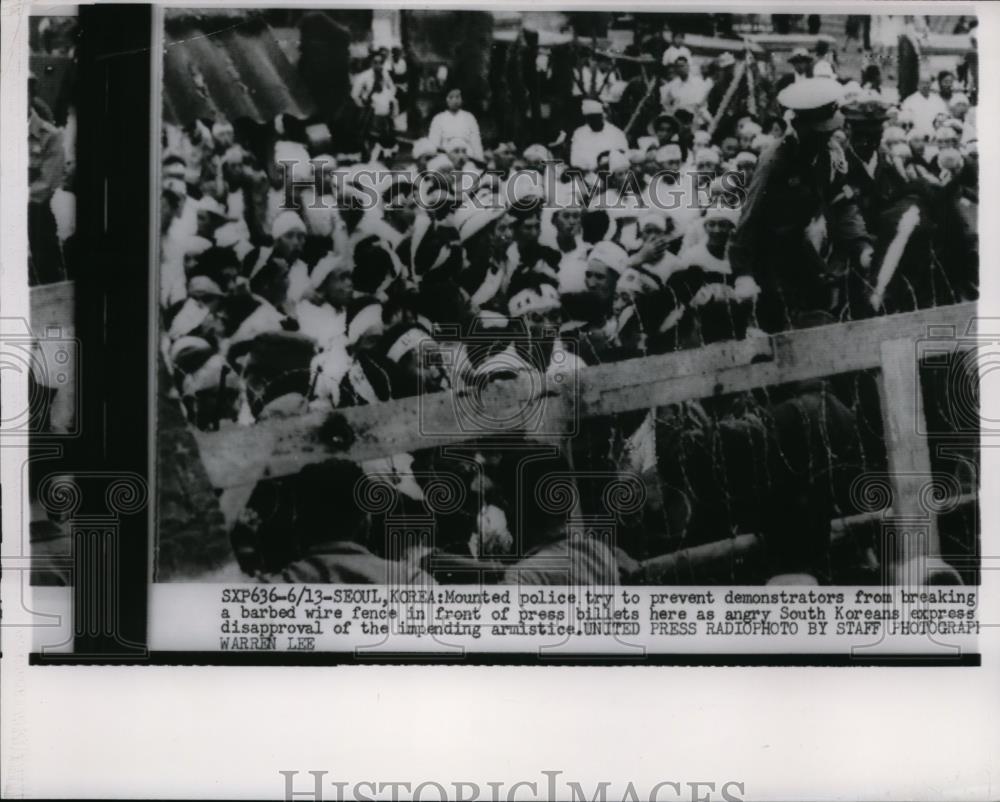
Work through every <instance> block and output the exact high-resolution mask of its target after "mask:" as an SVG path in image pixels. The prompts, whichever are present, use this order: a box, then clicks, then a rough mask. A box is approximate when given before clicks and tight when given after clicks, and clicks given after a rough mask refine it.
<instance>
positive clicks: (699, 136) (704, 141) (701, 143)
mask: <svg viewBox="0 0 1000 802" xmlns="http://www.w3.org/2000/svg"><path fill="white" fill-rule="evenodd" d="M711 142H712V135H711V134H710V133H708V131H705V130H704V129H702V130H698V131H695V132H694V144H695V147H699V148H703V147H706V146H708V145H709V144H711Z"/></svg>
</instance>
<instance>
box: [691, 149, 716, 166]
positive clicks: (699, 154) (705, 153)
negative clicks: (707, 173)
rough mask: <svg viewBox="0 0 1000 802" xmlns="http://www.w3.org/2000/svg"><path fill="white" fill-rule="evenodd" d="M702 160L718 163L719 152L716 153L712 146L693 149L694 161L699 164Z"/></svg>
mask: <svg viewBox="0 0 1000 802" xmlns="http://www.w3.org/2000/svg"><path fill="white" fill-rule="evenodd" d="M702 162H711V163H712V164H718V163H719V154H718V153H716V152H715V151H714V150H713V149H712V148H700V149H699V150H696V151H695V154H694V163H695V164H701V163H702Z"/></svg>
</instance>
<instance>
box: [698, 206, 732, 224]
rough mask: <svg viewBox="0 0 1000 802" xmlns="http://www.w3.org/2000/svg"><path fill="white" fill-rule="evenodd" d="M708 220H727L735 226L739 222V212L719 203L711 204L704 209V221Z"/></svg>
mask: <svg viewBox="0 0 1000 802" xmlns="http://www.w3.org/2000/svg"><path fill="white" fill-rule="evenodd" d="M709 220H728V221H729V222H730V223H732V224H733V225H734V226H735V225H736V224H737V223H738V222H739V221H740V210H739V209H734V208H733V207H732V206H726V205H725V204H721V203H717V204H713V205H712V206H709V207H708V208H707V209H705V221H706V222H708V221H709Z"/></svg>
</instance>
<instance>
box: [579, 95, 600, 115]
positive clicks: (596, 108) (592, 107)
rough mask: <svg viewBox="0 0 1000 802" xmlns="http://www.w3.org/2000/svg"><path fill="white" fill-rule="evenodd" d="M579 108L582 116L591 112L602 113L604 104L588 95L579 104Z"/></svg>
mask: <svg viewBox="0 0 1000 802" xmlns="http://www.w3.org/2000/svg"><path fill="white" fill-rule="evenodd" d="M580 109H581V111H582V112H583V116H584V117H586V116H588V115H591V114H604V106H603V104H602V103H601V101H599V100H594V99H593V98H589V97H588V98H585V99H584V101H583V103H581V104H580Z"/></svg>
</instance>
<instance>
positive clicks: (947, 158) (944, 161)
mask: <svg viewBox="0 0 1000 802" xmlns="http://www.w3.org/2000/svg"><path fill="white" fill-rule="evenodd" d="M937 160H938V166H939V167H941V168H942V169H944V170H951V171H952V172H955V171H956V170H961V169H962V165H963V164H965V161H964V159H962V154H961V153H959V152H958V150H957V149H955V148H942V149H941V152H940V153H938V157H937Z"/></svg>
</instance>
